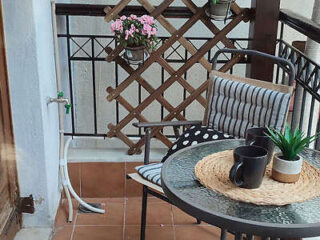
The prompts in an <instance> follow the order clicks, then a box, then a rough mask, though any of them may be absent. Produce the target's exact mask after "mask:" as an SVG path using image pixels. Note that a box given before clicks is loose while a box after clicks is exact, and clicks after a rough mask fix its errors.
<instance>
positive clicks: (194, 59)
mask: <svg viewBox="0 0 320 240" xmlns="http://www.w3.org/2000/svg"><path fill="white" fill-rule="evenodd" d="M242 19H243V15H238V16H237V17H236V18H234V19H233V20H232V21H231V22H230V23H229V24H228V25H227V26H226V27H225V28H224V29H223V30H221V31H220V32H219V33H218V34H217V35H216V36H215V37H214V38H213V39H211V40H209V41H208V42H206V43H205V44H204V45H203V46H202V47H201V48H200V49H199V51H198V52H197V53H196V54H195V55H193V56H192V57H191V58H189V59H188V61H187V62H186V63H185V64H184V65H183V66H182V67H180V68H179V70H178V71H176V73H175V74H174V75H172V76H171V77H169V79H167V80H166V81H165V82H164V83H163V84H162V85H161V86H160V87H159V88H158V89H157V90H156V91H155V92H154V93H152V94H151V95H150V96H148V97H147V98H146V99H145V100H144V101H143V102H142V103H141V104H140V105H139V106H138V107H136V108H135V110H134V111H132V112H131V113H129V114H128V115H127V116H126V117H125V118H123V119H122V120H121V121H120V122H119V123H118V124H117V126H116V129H114V131H119V130H120V129H122V128H123V127H125V126H126V125H127V124H128V123H129V122H130V121H131V120H132V119H133V118H134V115H135V114H136V113H137V112H141V111H143V110H144V109H145V108H146V107H147V106H148V105H149V104H151V102H152V101H153V100H154V99H155V98H156V97H157V96H158V95H160V94H162V92H163V91H165V90H166V89H167V88H168V87H170V86H171V85H172V84H173V83H174V82H175V81H176V80H177V78H178V77H180V76H181V75H182V74H184V73H185V72H186V71H187V70H188V69H189V68H190V67H191V66H193V64H195V63H196V62H197V61H198V60H199V59H200V58H201V57H202V56H203V55H204V54H205V53H206V52H208V51H209V49H211V48H212V47H213V46H214V45H215V44H217V42H219V41H220V38H221V37H222V36H225V35H226V34H228V33H229V32H230V31H231V30H232V29H233V28H234V27H235V26H237V25H238V24H239V23H240V22H241V21H242ZM142 67H143V66H142ZM131 76H133V75H131ZM173 113H174V114H176V113H175V112H173Z"/></svg>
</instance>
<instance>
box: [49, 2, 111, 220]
mask: <svg viewBox="0 0 320 240" xmlns="http://www.w3.org/2000/svg"><path fill="white" fill-rule="evenodd" d="M55 6H56V5H55V1H54V0H52V1H51V10H52V27H53V38H54V55H55V68H56V80H57V92H58V99H59V93H61V92H62V87H61V71H60V61H59V60H60V56H59V44H58V31H57V20H56V9H55ZM56 102H58V107H59V138H60V150H59V159H60V163H59V172H60V178H61V182H62V186H63V190H64V192H65V194H66V197H67V201H68V208H69V216H68V222H72V218H73V205H72V200H71V196H70V193H71V194H72V196H73V197H74V198H75V199H76V200H77V201H78V202H79V203H80V204H81V205H82V206H84V207H85V208H87V209H89V210H91V211H93V212H97V213H105V211H104V210H103V209H98V208H95V207H92V206H91V205H89V204H87V203H86V202H84V201H83V200H82V199H81V198H80V197H79V196H78V195H77V194H76V192H75V191H74V189H73V187H72V185H71V182H70V179H69V174H68V159H67V156H68V148H69V145H70V142H71V140H72V138H70V139H68V140H67V141H66V144H65V145H64V124H63V116H64V111H63V110H64V109H63V105H62V104H61V103H64V101H56Z"/></svg>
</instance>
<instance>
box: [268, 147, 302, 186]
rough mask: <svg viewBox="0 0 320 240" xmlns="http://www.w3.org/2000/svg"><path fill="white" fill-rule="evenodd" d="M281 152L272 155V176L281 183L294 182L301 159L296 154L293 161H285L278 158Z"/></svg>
mask: <svg viewBox="0 0 320 240" xmlns="http://www.w3.org/2000/svg"><path fill="white" fill-rule="evenodd" d="M280 156H281V153H276V154H275V155H274V157H273V165H272V178H273V179H275V180H276V181H279V182H283V183H294V182H296V181H298V180H299V177H300V173H301V169H302V164H303V159H302V157H300V156H298V159H297V160H295V161H286V160H283V159H282V158H280Z"/></svg>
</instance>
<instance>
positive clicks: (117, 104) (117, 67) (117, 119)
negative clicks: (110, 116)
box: [103, 40, 120, 124]
mask: <svg viewBox="0 0 320 240" xmlns="http://www.w3.org/2000/svg"><path fill="white" fill-rule="evenodd" d="M117 45H118V41H117V40H116V41H115V42H114V47H115V48H116V46H117ZM103 60H104V61H105V59H103ZM114 69H115V77H116V79H115V80H116V88H117V87H118V85H119V65H118V63H117V62H115V68H114ZM119 122H120V117H119V101H116V123H117V124H118V123H119Z"/></svg>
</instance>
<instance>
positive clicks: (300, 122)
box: [296, 85, 307, 129]
mask: <svg viewBox="0 0 320 240" xmlns="http://www.w3.org/2000/svg"><path fill="white" fill-rule="evenodd" d="M297 87H298V88H299V87H302V88H303V95H302V102H301V112H300V121H299V128H300V129H301V128H302V126H303V121H304V118H303V117H302V115H303V113H304V110H305V107H306V106H305V104H304V103H305V102H306V97H307V91H306V89H305V88H304V87H303V86H299V85H298V86H297ZM297 87H296V89H298V88H297Z"/></svg>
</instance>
